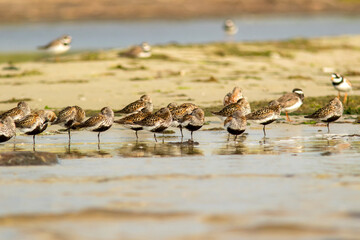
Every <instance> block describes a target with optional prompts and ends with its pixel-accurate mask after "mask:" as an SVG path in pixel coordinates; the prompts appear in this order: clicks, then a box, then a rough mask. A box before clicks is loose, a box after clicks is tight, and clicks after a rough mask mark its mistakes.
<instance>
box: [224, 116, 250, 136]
mask: <svg viewBox="0 0 360 240" xmlns="http://www.w3.org/2000/svg"><path fill="white" fill-rule="evenodd" d="M224 127H225V129H226V131H228V133H229V136H228V141H229V140H230V134H231V135H235V138H234V141H236V138H237V136H238V135H241V134H242V133H244V132H245V129H246V117H245V115H244V113H243V112H242V111H236V112H234V113H233V115H232V116H230V117H227V118H226V119H225V121H224Z"/></svg>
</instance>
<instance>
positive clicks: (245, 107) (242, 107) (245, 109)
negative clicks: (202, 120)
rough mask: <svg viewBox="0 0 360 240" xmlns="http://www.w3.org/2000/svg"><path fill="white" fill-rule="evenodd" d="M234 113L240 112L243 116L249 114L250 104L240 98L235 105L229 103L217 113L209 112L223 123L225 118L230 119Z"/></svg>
mask: <svg viewBox="0 0 360 240" xmlns="http://www.w3.org/2000/svg"><path fill="white" fill-rule="evenodd" d="M236 111H241V112H242V113H244V115H246V114H249V113H250V112H251V108H250V104H249V102H248V101H247V100H246V99H245V98H240V99H239V100H238V101H237V102H236V103H230V104H229V105H227V106H225V107H224V108H223V109H221V110H220V111H219V112H211V113H212V114H214V115H216V116H217V117H219V118H220V119H221V121H224V120H225V119H226V118H227V117H230V116H232V115H233V114H234V112H236Z"/></svg>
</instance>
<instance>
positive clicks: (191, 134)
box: [191, 131, 194, 141]
mask: <svg viewBox="0 0 360 240" xmlns="http://www.w3.org/2000/svg"><path fill="white" fill-rule="evenodd" d="M191 141H194V139H193V131H191Z"/></svg>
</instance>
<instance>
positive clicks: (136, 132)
mask: <svg viewBox="0 0 360 240" xmlns="http://www.w3.org/2000/svg"><path fill="white" fill-rule="evenodd" d="M135 136H136V140H138V138H139V137H138V134H137V131H135Z"/></svg>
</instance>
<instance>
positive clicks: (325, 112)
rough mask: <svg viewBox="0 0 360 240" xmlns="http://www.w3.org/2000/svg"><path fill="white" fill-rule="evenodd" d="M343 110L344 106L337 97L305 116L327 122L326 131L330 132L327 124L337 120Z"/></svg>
mask: <svg viewBox="0 0 360 240" xmlns="http://www.w3.org/2000/svg"><path fill="white" fill-rule="evenodd" d="M343 112H344V107H343V105H342V103H341V101H340V100H339V98H337V97H336V98H334V99H333V100H331V101H330V102H329V103H328V104H327V105H326V106H325V107H322V108H320V109H318V110H317V111H316V112H314V113H313V114H311V115H308V116H305V118H313V119H318V120H321V121H322V122H326V123H327V128H328V133H329V132H330V128H329V124H330V123H331V122H334V121H336V120H338V119H339V118H340V117H341V116H342V114H343Z"/></svg>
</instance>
